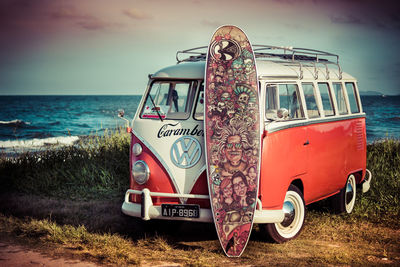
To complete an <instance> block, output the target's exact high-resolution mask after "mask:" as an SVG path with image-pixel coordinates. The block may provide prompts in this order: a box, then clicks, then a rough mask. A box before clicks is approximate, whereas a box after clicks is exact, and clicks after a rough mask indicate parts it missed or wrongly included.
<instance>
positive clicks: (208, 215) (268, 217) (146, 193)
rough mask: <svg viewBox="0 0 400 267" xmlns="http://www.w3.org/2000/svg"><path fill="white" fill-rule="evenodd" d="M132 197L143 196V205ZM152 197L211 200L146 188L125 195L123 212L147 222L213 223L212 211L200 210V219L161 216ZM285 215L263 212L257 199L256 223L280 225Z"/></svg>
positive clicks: (206, 197) (270, 211)
mask: <svg viewBox="0 0 400 267" xmlns="http://www.w3.org/2000/svg"><path fill="white" fill-rule="evenodd" d="M130 195H141V196H142V203H140V204H138V203H132V202H129V196H130ZM151 197H173V198H185V199H187V198H196V199H209V196H208V195H195V194H175V193H159V192H151V191H150V190H149V189H147V188H145V189H143V190H142V191H140V190H132V189H128V190H127V191H126V193H125V201H124V203H123V204H122V212H123V213H124V214H126V215H129V216H133V217H139V218H142V219H143V220H145V221H147V220H150V219H162V220H183V221H195V222H213V215H212V212H211V209H200V216H199V218H177V217H165V216H162V215H161V206H154V205H153V201H152V200H151ZM284 217H285V215H284V212H283V210H263V209H262V203H261V200H259V199H257V209H256V212H255V214H254V223H279V222H282V221H283V219H284Z"/></svg>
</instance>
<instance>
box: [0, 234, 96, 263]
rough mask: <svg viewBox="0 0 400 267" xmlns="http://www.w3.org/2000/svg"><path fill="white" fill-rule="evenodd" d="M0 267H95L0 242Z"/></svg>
mask: <svg viewBox="0 0 400 267" xmlns="http://www.w3.org/2000/svg"><path fill="white" fill-rule="evenodd" d="M0 266H4V267H8V266H10V267H11V266H20V267H23V266H49V267H52V266H54V267H62V266H74V267H84V266H85V267H86V266H87V267H95V266H100V265H97V264H95V263H91V262H87V261H81V260H77V259H67V258H63V257H50V256H48V255H46V254H44V253H41V252H38V251H33V250H31V249H28V248H26V247H24V246H21V245H17V244H12V243H10V242H9V241H3V240H0Z"/></svg>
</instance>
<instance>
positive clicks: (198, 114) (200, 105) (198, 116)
mask: <svg viewBox="0 0 400 267" xmlns="http://www.w3.org/2000/svg"><path fill="white" fill-rule="evenodd" d="M194 119H195V120H200V121H202V120H204V82H202V83H201V84H200V88H199V93H198V95H197V99H196V107H195V111H194Z"/></svg>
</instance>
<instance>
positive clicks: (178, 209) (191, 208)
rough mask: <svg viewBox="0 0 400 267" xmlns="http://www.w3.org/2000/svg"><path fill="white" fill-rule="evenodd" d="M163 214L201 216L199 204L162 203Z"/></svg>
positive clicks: (185, 216) (188, 216) (186, 216)
mask: <svg viewBox="0 0 400 267" xmlns="http://www.w3.org/2000/svg"><path fill="white" fill-rule="evenodd" d="M161 214H162V216H164V217H181V218H199V217H200V207H199V205H179V204H161Z"/></svg>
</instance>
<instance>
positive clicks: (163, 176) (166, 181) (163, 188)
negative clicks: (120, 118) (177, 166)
mask: <svg viewBox="0 0 400 267" xmlns="http://www.w3.org/2000/svg"><path fill="white" fill-rule="evenodd" d="M135 143H139V144H140V145H141V146H142V148H143V152H142V153H141V154H140V155H139V156H135V155H133V154H132V146H133V144H135ZM130 150H131V152H130V157H131V160H130V170H132V162H136V161H138V160H143V161H145V162H146V163H147V165H148V166H149V168H150V169H151V174H150V178H149V181H148V182H147V183H146V184H144V185H140V184H138V183H136V182H135V180H134V179H133V175H132V172H130V188H131V189H134V190H143V189H144V188H148V189H149V190H150V191H153V192H164V193H176V190H175V186H174V184H173V183H172V181H171V179H170V177H169V175H168V173H167V171H166V170H165V168H164V167H163V165H162V164H161V162H160V161H159V160H158V159H157V157H156V156H155V155H154V154H153V153H152V152H151V151H150V150H149V149H148V148H147V146H146V145H145V144H144V143H143V142H141V141H140V140H139V139H138V138H137V137H136V136H135V135H134V134H132V138H131V147H130ZM131 198H132V199H131V201H132V202H134V203H141V196H140V195H132V196H131ZM152 201H153V204H154V205H161V203H170V204H179V199H178V198H167V197H152Z"/></svg>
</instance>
